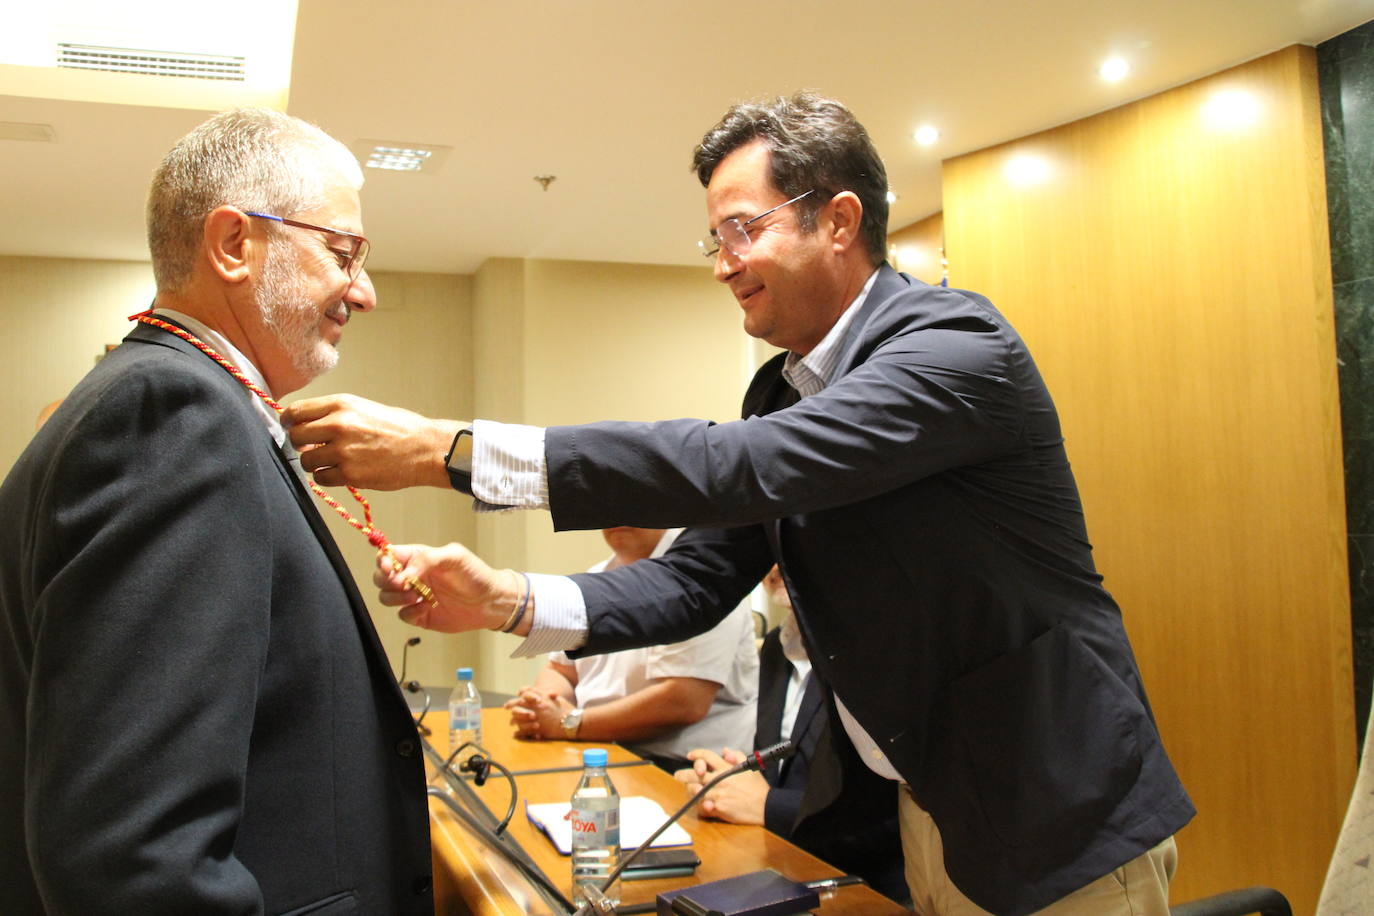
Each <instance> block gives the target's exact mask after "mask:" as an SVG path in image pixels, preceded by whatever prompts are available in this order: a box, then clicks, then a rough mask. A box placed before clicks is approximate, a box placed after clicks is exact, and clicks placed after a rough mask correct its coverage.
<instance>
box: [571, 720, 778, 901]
mask: <svg viewBox="0 0 1374 916" xmlns="http://www.w3.org/2000/svg"><path fill="white" fill-rule="evenodd" d="M796 752H797V749H796V748H795V747H794V746H793V745H792V742H791V741H780V742H778V743H777V744H774V745H772V746H771V747H766V748H763V749H762V750H757V751H754V752H753V753H752V754H750V755H749V756H748V757H746V758H745V759H744V760H743V761H741V762H740V763H737V764H735V765H734V766H732V767H731V768H730V769H728V770H725V771H724V772H721V773H718V774H716V776H715V778H714V779H712V780H711V781H710V782H708V783H707V784H706V785H704V786H702V787H701V791H700V792H698V793H697V794H696V795H693V796H692V797H691V798H689V799H687V803H686V804H685V805H683V806H682V807H681V808H678V809H677V810H676V811H674V812H673V813H672V815H671V816H670V817H668V819H667V820H665V821H664V822H663V823H662V824H660V825H659V827H658V829H657V830H655V831H654V832H653V833H651V834H649V838H648V839H647V840H645V841H644V842H643V843H640V844H639V845H638V846H636V847H635V849H634V851H633V852H631V853H630V854H629V855H628V856H621V857H620V863H619V864H618V865H616V867H615V868H614V869H612V870H611V873H610V874H609V875H607V876H606V880H605V881H603V882H601V887H600V888H595V887H590V888H587V889H586V890H585V891H583V893H585V894H586V895H587V902H586V903H584V904H582V906H580V907H578V909H577V912H576V913H574V914H573V916H598V914H600V916H610V914H613V913H615V905H614V904H612V903H611V901H610V900H608V899H607V898H606V891H607V890H608V889H610V886H611V885H612V884H614V883H615V879H616V878H619V877H620V873H621V872H623V871H624V870H625V869H626V868H627V867H629V865H630V863H631V862H633V861H634V860H635V859H637V858H639V854H640V853H642V852H643V851H644V850H646V849H648V848H649V847H650V846H651V845H653V842H654V840H656V839H658V837H659V834H661V833H663V831H665V830H667V829H668V828H669V827H671V826H673V825H674V824H676V823H677V822H678V819H679V818H681V817H682V815H684V814H686V813H687V812H688V810H689V809H691V808H692V807H693V806H694V805H696V804H697V803H698V802H700V801H701V800H702V799H703V798H705V797H706V793H707V792H709V791H711V789H713V788H715V786H716V784H717V783H719V782H720V781H721V780H724V779H729V778H730V777H731V776H738V775H739V774H740V773H746V772H749V771H755V772H757V771H759V770H762V769H763V768H764V767H766V766H768V764H770V763H773V762H775V761H778V760H786V759H787V758H788V757H791V756H792V755H793V754H795V753H796Z"/></svg>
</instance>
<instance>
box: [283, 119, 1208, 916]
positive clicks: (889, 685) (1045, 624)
mask: <svg viewBox="0 0 1374 916" xmlns="http://www.w3.org/2000/svg"><path fill="white" fill-rule="evenodd" d="M694 165H695V168H696V171H697V175H698V177H699V178H700V180H701V182H702V184H703V185H704V186H705V187H706V203H707V214H708V225H709V226H710V227H711V234H710V236H709V237H708V239H706V240H705V241H704V243H703V244H704V246H705V248H706V253H707V254H708V255H710V256H712V257H713V258H714V264H715V275H716V278H717V279H718V280H719V281H721V282H722V283H724V284H726V285H727V286H728V287H729V288H730V291H731V292H732V293H733V294H734V296H735V299H736V301H737V302H738V303H739V306H740V308H741V310H742V311H743V315H744V328H745V331H746V332H747V333H749V334H750V335H752V336H755V337H761V338H763V339H764V340H767V341H768V342H769V343H772V344H774V345H776V346H778V347H780V348H782V349H783V350H785V351H787V352H785V353H783V354H780V355H779V356H778V357H776V358H775V359H773V360H770V361H769V362H768V363H767V364H765V365H764V366H763V368H762V369H760V370H759V372H758V374H757V376H756V377H755V379H754V381H753V382H752V384H751V386H750V389H749V391H748V393H747V394H746V396H745V404H746V410H745V416H746V418H745V419H743V420H741V421H739V422H733V423H721V424H715V423H709V422H705V421H699V420H672V421H665V422H659V423H595V424H589V425H583V426H573V427H552V428H549V429H547V430H544V429H535V428H530V427H519V426H506V425H503V424H495V423H491V422H488V421H476V422H474V423H472V424H471V425H469V424H465V423H461V422H457V421H447V420H426V419H425V418H421V417H417V416H416V415H414V414H410V413H408V412H403V411H398V410H396V409H394V408H386V407H383V406H381V405H375V404H370V403H368V402H364V401H360V400H358V399H355V398H350V397H348V396H337V397H333V398H325V399H317V400H314V401H308V402H302V403H299V404H297V405H296V410H295V411H294V412H293V414H292V419H293V420H294V421H295V422H296V426H295V427H294V428H293V429H292V431H291V437H292V439H293V441H295V442H296V444H297V445H298V446H300V445H304V444H311V445H318V446H319V448H318V449H317V450H316V451H310V452H307V453H306V455H305V460H304V464H305V466H306V468H307V469H308V470H311V471H314V472H316V477H317V479H319V480H320V481H321V482H324V483H330V484H333V483H339V482H342V481H344V480H347V481H349V482H351V483H354V484H360V485H364V486H376V487H398V486H406V485H411V484H416V483H425V484H433V485H436V486H443V485H444V484H445V483H446V482H450V481H451V482H452V484H453V485H456V486H458V487H459V488H460V489H463V490H466V491H468V492H471V493H472V494H473V495H474V496H476V497H477V498H478V499H479V500H480V501H482V502H484V503H487V504H492V505H504V506H515V507H524V508H539V507H544V508H548V509H549V510H550V511H551V513H552V516H553V522H554V525H555V527H556V528H558V529H568V528H599V527H605V526H607V525H611V524H632V525H641V526H666V525H687V526H693V527H691V528H690V529H689V530H688V531H687V532H686V533H685V534H684V535H683V536H682V537H681V538H680V539H679V540H678V543H677V544H676V545H675V546H674V549H673V550H671V551H669V552H668V554H666V555H665V556H664V557H662V558H660V559H658V560H654V561H651V562H646V563H641V564H637V565H636V566H635V567H633V568H630V569H624V570H618V571H616V572H613V573H607V574H603V575H600V576H590V577H589V576H573V577H571V578H570V579H560V578H556V577H542V576H540V577H534V578H533V579H532V582H533V588H532V589H530V590H529V591H530V593H529V594H527V590H526V588H525V585H524V581H525V580H524V578H523V577H522V576H521V575H520V574H518V573H516V572H514V571H512V570H492V569H491V568H490V567H488V566H487V565H486V564H485V563H483V562H482V561H481V560H480V559H478V558H476V557H475V556H473V555H472V554H471V553H470V552H468V551H467V550H466V549H464V548H462V547H461V546H459V545H449V546H446V547H440V548H416V549H414V550H404V551H401V552H400V554H399V555H400V556H401V557H402V559H403V561H404V562H405V564H406V568H405V569H404V570H403V572H402V573H401V574H400V575H402V576H420V577H421V578H423V579H425V580H426V581H427V582H428V583H429V584H430V585H431V586H432V587H434V588H435V589H436V590H437V591H438V593H439V597H440V601H439V604H438V606H437V607H430V606H428V605H419V604H416V603H415V601H416V599H415V596H414V595H413V594H410V593H407V592H405V591H403V590H402V589H401V588H400V585H401V583H402V581H403V580H402V579H399V578H397V577H396V576H394V575H391V574H388V573H385V572H380V571H379V572H378V574H377V581H378V583H379V585H381V587H382V595H383V600H384V601H386V602H388V603H390V604H394V605H398V606H402V607H403V610H402V612H401V614H402V617H403V618H405V619H407V620H410V621H411V622H414V623H416V624H418V625H421V626H427V627H431V628H435V629H441V630H448V631H458V630H465V629H473V628H477V627H489V628H495V629H502V630H505V631H507V632H513V633H515V634H517V635H521V636H525V637H526V640H525V643H524V644H522V646H521V647H520V649H519V650H518V651H519V652H520V653H521V654H534V653H536V652H539V651H544V650H547V649H549V648H554V647H574V648H578V649H579V651H582V652H604V651H611V650H615V649H620V648H624V647H628V646H635V645H645V644H648V643H653V642H664V641H668V640H675V639H681V638H683V637H685V636H687V635H690V634H692V633H696V632H700V631H701V630H702V629H704V628H706V627H708V626H710V625H712V624H713V623H714V622H715V621H717V620H719V619H720V616H721V615H722V614H724V613H725V612H726V611H727V610H728V609H729V608H731V607H733V606H734V604H735V603H736V602H737V601H738V600H739V599H740V597H741V596H743V595H744V593H745V592H746V591H747V590H748V589H749V588H750V587H751V585H752V584H753V583H754V582H756V581H757V580H758V579H759V578H760V577H761V576H762V575H763V574H764V572H765V571H767V569H768V567H769V566H770V565H771V564H772V563H773V562H774V561H775V560H776V562H777V563H778V564H779V565H780V566H781V569H782V572H783V576H784V578H785V580H786V582H787V586H788V591H789V593H790V594H791V595H792V597H793V600H794V603H795V606H796V613H797V619H798V622H799V624H800V626H801V630H802V635H803V637H804V640H805V644H806V648H807V653H808V655H809V656H810V658H811V661H812V663H813V665H814V666H815V670H816V671H817V672H819V673H820V675H821V676H822V677H823V678H824V679H825V681H826V682H827V683H828V684H829V685H830V687H831V689H832V690H833V692H834V696H835V700H836V704H835V705H836V720H837V721H836V723H835V727H837V728H843V729H844V730H845V732H846V733H847V734H848V735H849V737H850V738H851V739H852V740H853V742H854V745H855V747H856V748H858V749H859V751H860V753H861V754H862V757H863V759H864V761H865V762H866V763H867V764H868V765H869V766H870V767H871V768H873V769H874V771H875V772H877V773H879V774H881V775H884V776H887V777H888V778H890V779H892V780H893V781H894V783H899V784H900V785H901V789H900V791H898V790H897V788H896V787H895V786H894V791H893V795H894V796H895V797H896V798H897V799H898V802H897V804H898V808H899V812H900V817H901V823H902V839H903V849H904V853H905V860H906V877H907V883H908V886H909V888H910V890H911V894H912V899H913V901H914V903H915V906H916V908H917V910H918V911H919V912H922V913H982V912H986V911H991V912H993V913H998V914H1011V916H1019V914H1025V913H1031V912H1037V911H1041V910H1044V911H1045V912H1047V913H1053V914H1065V913H1093V914H1116V913H1121V914H1126V913H1134V914H1141V913H1152V914H1164V913H1167V894H1168V883H1169V878H1170V876H1171V874H1172V872H1173V869H1174V865H1175V861H1176V856H1175V851H1174V847H1173V841H1172V836H1173V834H1174V833H1175V832H1176V831H1177V830H1178V829H1179V828H1180V827H1182V826H1183V825H1184V824H1186V823H1187V822H1188V820H1189V819H1190V818H1191V817H1192V815H1193V813H1194V811H1193V806H1192V804H1191V802H1190V801H1189V799H1188V796H1187V794H1186V793H1185V791H1184V789H1183V787H1182V785H1181V784H1180V782H1179V779H1178V777H1177V775H1176V774H1175V772H1174V769H1173V767H1172V766H1171V764H1170V762H1169V759H1168V757H1167V755H1166V754H1165V752H1164V748H1163V746H1162V744H1161V741H1160V736H1159V731H1158V729H1157V728H1156V725H1155V721H1154V718H1153V715H1152V713H1151V712H1150V708H1149V705H1148V703H1147V701H1146V698H1145V690H1144V687H1143V685H1142V684H1141V680H1140V674H1139V670H1138V668H1137V665H1136V661H1135V658H1134V657H1133V655H1132V652H1131V648H1130V643H1129V641H1128V640H1127V637H1126V632H1125V629H1124V627H1123V624H1122V620H1121V614H1120V611H1119V609H1118V608H1117V605H1116V604H1115V603H1114V601H1113V600H1112V598H1111V596H1110V595H1109V594H1108V593H1107V592H1106V590H1105V589H1104V588H1103V587H1102V583H1101V578H1100V576H1099V575H1098V574H1097V572H1096V569H1095V568H1094V565H1093V560H1092V553H1091V549H1090V546H1089V542H1088V537H1087V532H1086V528H1085V524H1084V520H1083V513H1082V507H1081V504H1080V501H1079V497H1078V492H1077V488H1076V485H1075V483H1074V479H1073V475H1072V473H1071V472H1070V470H1069V463H1068V459H1067V457H1066V455H1065V451H1064V445H1063V437H1062V435H1061V433H1060V428H1059V420H1058V416H1057V414H1056V412H1055V408H1054V404H1053V402H1052V401H1051V399H1050V396H1049V393H1048V391H1047V390H1046V388H1045V385H1044V382H1043V381H1042V379H1041V377H1040V373H1039V371H1038V370H1037V368H1036V366H1035V363H1034V361H1033V360H1032V359H1031V356H1030V353H1029V352H1028V351H1027V349H1026V346H1025V344H1024V343H1023V342H1022V340H1021V338H1020V337H1019V336H1018V335H1017V333H1016V331H1015V329H1013V328H1012V327H1011V325H1010V324H1009V323H1008V322H1007V320H1006V319H1005V318H1004V317H1003V316H1002V315H1001V314H1000V313H999V312H998V311H997V309H996V308H995V307H994V306H993V305H992V303H991V302H989V301H988V300H987V299H986V298H984V297H982V296H980V295H978V294H976V293H972V292H967V291H962V290H953V289H940V288H933V287H930V286H927V285H926V284H923V283H921V282H919V281H917V280H913V279H912V278H910V277H907V276H904V275H902V274H899V273H897V272H895V271H893V270H892V269H891V268H890V267H887V266H886V265H885V264H884V263H883V260H884V257H885V251H886V221H887V203H886V199H885V194H886V191H887V181H886V175H885V172H884V170H883V166H882V162H881V160H880V159H879V157H878V155H877V152H876V151H875V150H874V149H873V146H872V143H871V142H870V141H869V139H868V136H867V133H866V132H865V131H864V129H863V127H862V126H861V125H860V124H859V123H858V122H857V121H856V120H855V119H854V117H853V116H852V115H851V114H850V113H849V111H848V110H847V109H845V108H844V107H843V106H842V105H840V104H839V103H837V102H833V101H830V100H827V99H822V98H818V97H816V96H814V95H810V94H799V95H797V96H793V97H791V98H787V99H778V100H776V101H768V102H756V103H755V102H751V103H744V104H741V105H738V106H736V107H735V108H733V109H731V111H730V112H728V113H727V114H726V116H725V117H724V118H723V119H722V121H721V122H720V123H719V124H717V125H716V126H715V127H714V128H712V130H711V131H709V132H708V133H707V134H706V136H705V138H704V139H703V140H702V143H701V145H700V146H699V147H698V148H697V150H696V154H695V160H694ZM440 456H443V457H444V460H442V461H441V460H440Z"/></svg>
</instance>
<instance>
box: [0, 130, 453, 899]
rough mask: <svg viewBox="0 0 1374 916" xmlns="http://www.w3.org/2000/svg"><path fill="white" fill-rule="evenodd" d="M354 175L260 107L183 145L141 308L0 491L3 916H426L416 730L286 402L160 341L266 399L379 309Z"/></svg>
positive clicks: (168, 182)
mask: <svg viewBox="0 0 1374 916" xmlns="http://www.w3.org/2000/svg"><path fill="white" fill-rule="evenodd" d="M361 184H362V172H361V169H359V167H358V164H357V161H356V160H354V159H353V157H352V155H351V154H350V153H349V152H348V150H347V149H346V148H344V147H343V146H342V145H341V144H339V143H338V142H336V141H334V140H333V139H331V138H330V137H328V136H327V135H326V134H324V132H323V131H321V130H319V129H318V128H316V127H313V126H312V125H308V124H306V123H305V122H303V121H299V120H297V119H295V118H291V117H288V116H287V115H283V114H280V113H278V112H272V111H261V110H252V109H248V110H241V111H232V112H226V113H224V114H221V115H217V116H216V117H214V118H212V119H210V120H209V121H207V122H206V123H205V124H203V125H201V126H200V127H199V128H197V129H196V130H195V131H192V132H191V133H190V134H189V135H187V136H186V137H184V138H183V139H182V140H181V141H180V142H178V143H177V145H176V146H175V147H174V148H173V150H172V151H171V152H170V153H169V154H168V156H167V158H166V159H165V160H164V162H163V164H162V166H161V168H159V170H158V172H157V175H156V177H155V179H154V183H153V187H152V191H151V194H150V197H149V209H148V213H149V242H150V248H151V250H152V256H153V267H154V273H155V275H156V278H157V283H158V292H157V298H156V300H155V301H154V303H153V305H154V311H153V312H152V313H151V314H152V317H153V318H155V320H156V321H158V322H160V324H159V325H158V326H149V325H145V324H138V325H135V327H134V329H133V331H131V332H130V334H129V335H128V337H126V338H125V339H124V342H123V343H122V344H121V345H120V346H119V347H117V348H116V349H115V350H113V351H112V352H111V353H110V354H108V355H107V356H106V357H105V358H104V359H103V360H102V361H101V362H100V363H99V365H97V366H96V367H95V369H94V370H92V371H91V372H90V373H89V374H88V375H87V376H86V377H85V378H84V379H83V380H82V381H81V382H80V383H79V384H78V385H77V386H76V388H75V390H73V391H72V393H71V394H70V396H68V397H67V398H66V400H65V401H64V402H63V404H62V406H61V407H60V408H59V409H58V410H57V411H56V413H55V414H54V415H53V416H52V418H51V419H50V420H48V421H47V423H46V424H45V425H44V426H43V427H42V429H41V430H40V431H39V433H38V435H37V436H36V437H35V438H34V440H33V442H32V443H31V444H30V445H29V447H28V448H27V449H26V450H25V451H24V453H23V454H22V455H21V456H20V458H19V460H18V462H16V464H15V466H14V468H13V470H12V471H11V472H10V474H9V475H8V477H7V479H6V480H5V483H4V486H3V487H0V516H3V518H4V519H5V525H4V526H3V528H0V735H3V736H4V737H3V740H0V912H3V913H5V914H6V916H29V914H38V913H49V914H54V916H56V914H73V916H75V914H80V916H99V914H107V913H108V914H120V916H124V914H173V913H188V914H190V913H195V914H235V916H240V914H243V916H246V914H261V913H311V914H317V916H326V914H328V916H335V914H345V913H367V914H416V916H419V914H432V913H433V912H434V897H433V892H432V889H431V880H430V873H431V870H432V864H431V857H430V845H429V817H428V805H427V798H426V795H425V778H424V769H423V761H422V759H421V753H420V748H421V746H420V741H419V735H418V734H417V732H416V728H415V723H414V721H413V720H412V719H411V717H410V712H409V710H408V709H407V707H406V703H405V699H404V697H403V696H402V694H401V692H400V690H399V688H398V687H397V684H396V681H395V679H394V677H393V675H392V673H391V667H390V665H389V664H388V662H387V659H386V655H385V653H384V652H383V651H382V647H381V645H380V644H379V643H378V640H377V634H376V631H375V630H374V629H373V626H372V621H371V619H370V617H369V615H368V610H367V607H366V606H365V605H364V603H363V600H362V597H361V595H360V594H359V593H358V589H357V587H356V586H355V584H354V583H353V580H352V577H351V576H350V574H349V572H348V568H347V566H346V565H345V564H344V560H343V557H342V556H341V555H340V554H339V551H338V548H337V547H336V545H335V544H334V540H333V538H332V537H331V536H330V534H329V531H328V529H327V528H326V527H325V524H324V520H323V519H322V518H321V517H320V515H319V513H318V512H317V511H316V507H315V505H314V504H313V497H312V496H311V495H310V493H309V492H308V491H307V490H306V489H305V486H304V485H303V481H302V480H301V479H300V476H299V474H298V472H297V471H296V470H295V469H293V467H292V466H291V465H290V464H289V463H288V461H287V458H286V456H285V455H284V454H283V451H282V446H283V444H284V442H285V433H284V432H283V431H282V429H281V426H280V424H279V422H278V420H277V416H276V413H275V411H273V410H271V409H269V408H268V407H267V405H266V404H265V403H264V402H263V401H261V400H259V398H258V397H257V396H255V395H254V394H253V393H251V392H250V391H249V390H248V388H247V387H246V386H245V385H244V384H243V383H241V382H240V381H239V380H238V379H236V378H235V377H234V376H233V375H231V374H230V372H229V371H227V369H226V368H224V367H222V366H220V365H217V364H216V363H215V362H214V361H212V360H211V358H210V357H209V356H207V355H206V354H205V353H203V352H202V351H201V350H199V349H198V348H197V347H195V346H194V345H193V344H191V343H190V342H188V341H186V340H184V339H182V338H181V337H179V336H177V335H176V333H175V332H178V331H179V332H181V333H189V334H190V335H192V336H194V337H195V338H196V339H198V340H200V341H201V342H203V343H205V344H207V345H209V346H210V347H212V348H213V349H214V350H216V351H217V352H218V353H219V354H220V355H221V356H222V357H223V358H225V359H226V360H228V362H230V363H231V364H232V365H233V366H234V367H235V368H236V369H237V370H238V371H239V372H241V373H242V375H243V377H244V378H246V379H249V380H251V381H252V382H253V383H255V384H256V385H257V386H258V387H259V388H260V389H262V390H264V391H265V392H267V393H269V394H271V395H274V396H276V397H281V396H283V395H285V394H286V393H288V392H290V391H293V390H295V389H297V388H299V387H301V386H302V385H304V384H305V383H306V382H307V381H309V380H310V379H311V378H313V377H314V376H316V375H318V374H320V373H321V372H323V371H325V370H326V369H328V368H330V367H331V366H332V365H333V364H334V361H335V360H336V359H337V356H338V354H337V352H336V349H335V348H336V346H337V345H338V343H339V340H340V336H341V334H342V333H343V326H344V324H345V323H346V322H347V321H348V319H349V316H350V315H351V314H354V313H356V312H360V311H369V310H371V309H372V307H373V305H374V304H375V295H374V293H373V290H372V285H371V282H370V281H369V279H368V277H367V274H366V272H364V271H363V270H362V260H363V256H364V255H365V248H364V247H363V246H362V245H361V244H359V243H358V242H357V241H356V240H357V239H361V236H360V235H359V234H358V233H360V232H361V231H362V216H361V211H360V208H359V203H358V193H357V188H358V187H359V186H360V185H361ZM260 213H261V214H267V216H259V215H256V214H260ZM270 217H282V218H284V219H286V220H290V221H291V222H278V221H277V220H276V219H273V218H270ZM109 307H110V308H124V309H125V311H124V312H121V313H120V314H127V312H128V309H127V306H121V305H120V304H119V303H111V304H110V306H109ZM51 330H52V331H53V332H54V333H53V335H52V336H50V337H48V338H47V339H46V340H36V345H38V344H46V345H48V346H53V347H60V346H62V345H63V341H62V338H61V333H62V328H60V327H56V328H52V329H51Z"/></svg>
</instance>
